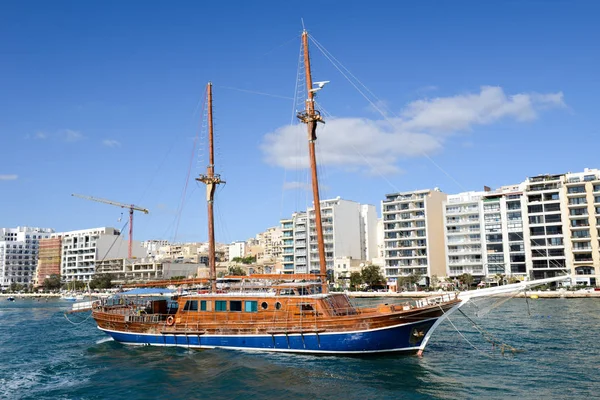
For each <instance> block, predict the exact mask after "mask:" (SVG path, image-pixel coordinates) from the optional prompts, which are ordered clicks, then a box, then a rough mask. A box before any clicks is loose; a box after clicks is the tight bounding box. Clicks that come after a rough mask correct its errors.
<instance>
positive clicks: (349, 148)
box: [261, 86, 565, 173]
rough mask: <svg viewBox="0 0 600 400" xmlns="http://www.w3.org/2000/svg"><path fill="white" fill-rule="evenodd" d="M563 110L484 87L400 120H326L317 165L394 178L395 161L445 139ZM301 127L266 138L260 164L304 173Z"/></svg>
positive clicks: (411, 109)
mask: <svg viewBox="0 0 600 400" xmlns="http://www.w3.org/2000/svg"><path fill="white" fill-rule="evenodd" d="M551 107H565V103H564V100H563V94H562V93H561V92H558V93H549V94H539V93H530V94H525V93H520V94H516V95H506V94H505V93H504V91H503V90H502V88H500V87H491V86H484V87H482V88H481V90H480V92H479V93H474V94H464V95H457V96H452V97H437V98H433V99H428V100H417V101H414V102H412V103H410V104H408V105H407V106H406V107H405V108H404V109H403V110H402V111H401V112H400V117H395V118H389V117H388V118H384V119H381V120H373V119H367V118H330V119H328V120H327V124H326V125H319V128H318V131H317V136H318V141H317V143H318V151H319V154H318V156H319V162H320V163H321V164H324V165H331V166H337V167H343V168H347V169H352V170H360V169H363V170H367V171H369V172H370V173H374V172H375V173H394V172H396V173H397V172H400V170H399V169H398V167H397V166H396V164H397V162H398V160H400V159H403V158H407V157H417V156H422V155H424V154H427V155H430V154H432V153H435V152H438V151H440V150H441V149H442V147H443V144H444V141H445V140H446V139H447V137H448V136H449V135H452V134H455V133H456V132H459V131H468V130H471V129H472V128H474V127H475V126H477V125H488V124H492V123H494V122H497V121H498V120H500V119H503V118H506V119H514V120H516V121H529V120H533V119H535V118H537V115H538V111H539V110H541V109H546V108H551ZM300 140H302V141H304V142H305V141H306V140H307V139H306V127H305V126H304V125H295V126H285V127H281V128H278V129H276V130H275V131H273V132H270V133H267V134H266V135H265V136H264V138H263V142H262V145H261V148H262V151H263V153H264V157H265V161H266V162H267V163H269V164H271V165H277V166H281V167H285V168H288V169H296V168H307V167H308V156H307V153H308V152H307V149H306V147H307V146H306V145H305V143H304V142H303V143H302V145H300V146H299V145H298V144H299V141H300Z"/></svg>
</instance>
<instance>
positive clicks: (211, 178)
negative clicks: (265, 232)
mask: <svg viewBox="0 0 600 400" xmlns="http://www.w3.org/2000/svg"><path fill="white" fill-rule="evenodd" d="M206 92H207V103H208V154H209V155H208V157H209V161H208V166H207V167H206V175H203V174H201V175H200V176H199V177H198V178H196V180H197V181H200V182H203V183H204V184H205V185H206V202H207V204H208V268H209V280H210V289H211V291H212V292H213V293H214V292H216V291H217V261H216V257H215V221H214V211H213V203H214V197H215V189H216V188H217V185H218V184H219V183H225V181H222V180H221V176H220V175H219V174H215V153H214V145H213V114H212V83H210V82H208V84H207V85H206Z"/></svg>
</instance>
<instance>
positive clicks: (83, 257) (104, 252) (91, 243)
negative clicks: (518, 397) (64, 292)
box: [52, 227, 147, 282]
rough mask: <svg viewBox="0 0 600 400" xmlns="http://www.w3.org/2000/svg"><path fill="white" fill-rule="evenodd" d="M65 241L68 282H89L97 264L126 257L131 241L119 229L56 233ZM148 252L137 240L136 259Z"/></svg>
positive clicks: (64, 270) (63, 272)
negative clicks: (121, 234)
mask: <svg viewBox="0 0 600 400" xmlns="http://www.w3.org/2000/svg"><path fill="white" fill-rule="evenodd" d="M52 237H54V238H57V237H61V238H62V248H61V278H62V280H63V281H65V282H70V281H75V280H78V281H89V280H91V279H92V277H93V276H94V274H95V272H96V263H97V262H98V261H101V260H105V259H114V258H126V257H127V252H128V241H127V240H125V239H124V238H123V237H122V236H120V232H119V231H118V230H117V229H115V228H109V227H104V228H93V229H83V230H78V231H70V232H62V233H55V234H53V235H52ZM146 255H147V250H146V248H144V247H143V246H142V244H141V243H140V242H137V241H133V245H132V256H133V257H134V258H143V257H145V256H146Z"/></svg>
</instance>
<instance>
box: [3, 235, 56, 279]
mask: <svg viewBox="0 0 600 400" xmlns="http://www.w3.org/2000/svg"><path fill="white" fill-rule="evenodd" d="M52 232H54V230H53V229H50V228H34V227H27V226H19V227H17V228H0V287H1V288H2V289H7V288H9V287H10V286H11V284H13V283H14V284H18V285H23V286H28V285H32V284H33V283H34V280H35V276H36V272H35V271H36V267H37V262H38V244H39V241H40V240H41V239H46V238H49V237H50V234H51V233H52Z"/></svg>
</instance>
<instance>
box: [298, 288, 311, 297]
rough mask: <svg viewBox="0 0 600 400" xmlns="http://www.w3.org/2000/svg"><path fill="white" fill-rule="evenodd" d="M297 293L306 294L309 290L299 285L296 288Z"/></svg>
mask: <svg viewBox="0 0 600 400" xmlns="http://www.w3.org/2000/svg"><path fill="white" fill-rule="evenodd" d="M298 294H299V295H300V296H306V295H309V294H310V290H309V289H308V288H304V287H299V288H298Z"/></svg>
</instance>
